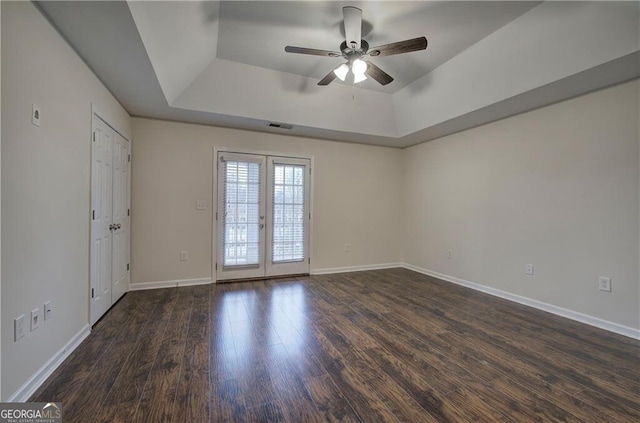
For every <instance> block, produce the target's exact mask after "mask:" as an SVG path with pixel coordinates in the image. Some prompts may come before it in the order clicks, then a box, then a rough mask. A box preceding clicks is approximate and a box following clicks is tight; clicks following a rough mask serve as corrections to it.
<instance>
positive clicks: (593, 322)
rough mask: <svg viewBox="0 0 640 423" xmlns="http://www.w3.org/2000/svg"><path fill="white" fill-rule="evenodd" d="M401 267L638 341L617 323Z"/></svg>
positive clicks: (632, 332) (638, 333)
mask: <svg viewBox="0 0 640 423" xmlns="http://www.w3.org/2000/svg"><path fill="white" fill-rule="evenodd" d="M402 267H404V268H405V269H408V270H413V271H414V272H418V273H422V274H423V275H427V276H431V277H434V278H438V279H441V280H443V281H446V282H451V283H455V284H456V285H461V286H464V287H467V288H471V289H473V290H476V291H480V292H484V293H486V294H489V295H493V296H495V297H500V298H503V299H505V300H509V301H513V302H515V303H519V304H523V305H526V306H529V307H533V308H536V309H538V310H542V311H546V312H548V313H551V314H555V315H557V316H561V317H565V318H567V319H571V320H575V321H577V322H580V323H585V324H587V325H590V326H595V327H597V328H600V329H604V330H607V331H609V332H614V333H617V334H619V335H624V336H628V337H629V338H633V339H640V329H634V328H632V327H629V326H624V325H621V324H618V323H614V322H610V321H608V320H604V319H600V318H598V317H593V316H589V315H587V314H583V313H580V312H577V311H573V310H569V309H566V308H562V307H558V306H555V305H553V304H548V303H545V302H542V301H538V300H534V299H531V298H527V297H522V296H520V295H516V294H512V293H510V292H506V291H502V290H500V289H496V288H491V287H489V286H486V285H482V284H479V283H476V282H470V281H466V280H464V279H460V278H456V277H454V276H449V275H445V274H443V273H438V272H434V271H432V270H428V269H424V268H422V267H418V266H414V265H412V264H408V263H402Z"/></svg>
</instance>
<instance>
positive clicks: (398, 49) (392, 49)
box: [368, 37, 427, 57]
mask: <svg viewBox="0 0 640 423" xmlns="http://www.w3.org/2000/svg"><path fill="white" fill-rule="evenodd" d="M426 48H427V38H426V37H418V38H412V39H411V40H405V41H398V42H397V43H391V44H385V45H383V46H379V47H374V48H371V49H369V52H368V54H369V55H371V56H374V57H375V56H393V55H394V54H402V53H409V52H411V51H418V50H424V49H426Z"/></svg>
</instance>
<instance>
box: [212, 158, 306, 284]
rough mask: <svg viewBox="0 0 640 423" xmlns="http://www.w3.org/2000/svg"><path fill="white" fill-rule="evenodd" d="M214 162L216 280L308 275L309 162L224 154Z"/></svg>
mask: <svg viewBox="0 0 640 423" xmlns="http://www.w3.org/2000/svg"><path fill="white" fill-rule="evenodd" d="M216 160H217V167H218V174H217V175H218V178H217V180H218V187H217V190H218V199H217V200H218V208H217V213H216V219H217V236H218V241H217V250H218V254H217V255H218V257H217V260H216V266H215V267H216V270H215V271H216V279H217V280H229V279H247V278H260V277H265V276H278V275H291V274H301V273H309V220H310V217H311V216H310V213H309V198H310V195H309V179H310V163H309V160H308V159H293V158H286V157H275V156H262V155H252V154H241V153H225V152H221V153H219V154H218V157H217V159H216Z"/></svg>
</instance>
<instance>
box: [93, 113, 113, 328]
mask: <svg viewBox="0 0 640 423" xmlns="http://www.w3.org/2000/svg"><path fill="white" fill-rule="evenodd" d="M93 122H94V123H93V140H92V148H91V275H90V279H91V292H90V295H91V307H90V308H91V324H93V323H95V322H96V321H97V320H98V319H99V318H100V316H102V315H103V314H104V312H105V311H107V310H108V309H109V307H110V306H111V252H112V240H113V233H112V227H111V225H112V223H113V222H112V214H111V213H112V208H113V207H112V205H113V190H112V174H113V172H112V166H113V131H112V129H111V128H109V126H108V125H107V124H105V123H104V122H103V121H102V120H100V119H95V118H94V119H93Z"/></svg>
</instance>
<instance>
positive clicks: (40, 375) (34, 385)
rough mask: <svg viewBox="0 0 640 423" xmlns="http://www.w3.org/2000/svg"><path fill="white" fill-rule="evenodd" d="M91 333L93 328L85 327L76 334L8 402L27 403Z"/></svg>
mask: <svg viewBox="0 0 640 423" xmlns="http://www.w3.org/2000/svg"><path fill="white" fill-rule="evenodd" d="M90 333H91V326H89V325H88V324H87V325H85V326H84V327H83V328H82V329H80V331H79V332H78V333H76V334H75V335H74V336H73V337H72V338H71V339H70V340H69V342H67V343H66V344H65V345H64V346H63V347H62V348H61V349H60V350H58V352H56V353H55V354H54V355H53V356H52V357H51V358H50V359H49V360H47V362H46V363H44V365H43V366H42V367H40V369H38V371H37V372H35V373H34V375H33V376H31V377H30V378H29V379H28V380H27V381H26V382H25V383H24V385H22V386H21V387H20V388H18V390H17V391H16V392H14V393H13V394H12V395H11V396H10V397H9V398H8V399H7V402H26V401H27V400H28V399H29V397H31V395H33V393H34V392H35V391H36V389H38V388H39V387H40V385H42V384H43V383H44V381H45V380H47V378H48V377H49V376H51V374H52V373H53V372H54V371H55V370H56V369H57V368H58V366H60V364H62V362H63V361H64V360H65V359H66V358H67V357H69V355H70V354H71V353H72V352H73V351H74V350H75V349H76V348H78V345H80V344H81V343H82V341H84V340H85V338H86V337H87V336H89V334H90Z"/></svg>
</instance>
